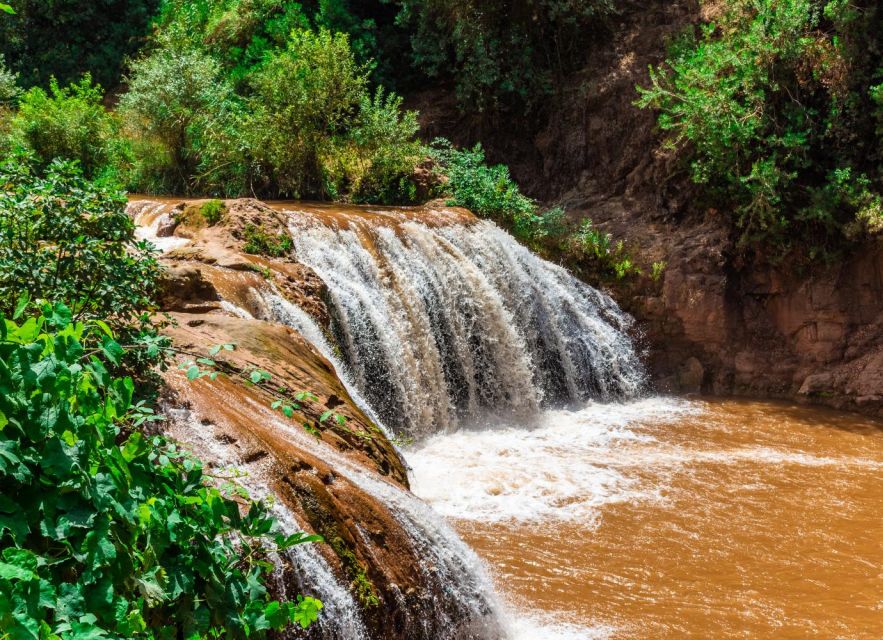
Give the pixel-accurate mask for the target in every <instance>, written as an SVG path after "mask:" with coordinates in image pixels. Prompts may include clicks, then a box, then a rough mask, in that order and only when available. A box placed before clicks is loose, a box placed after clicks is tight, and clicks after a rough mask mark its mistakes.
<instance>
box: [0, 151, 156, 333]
mask: <svg viewBox="0 0 883 640" xmlns="http://www.w3.org/2000/svg"><path fill="white" fill-rule="evenodd" d="M158 277H159V265H158V263H157V261H156V259H155V257H154V255H153V254H152V252H151V249H150V248H149V246H148V245H147V244H146V243H144V242H139V241H137V240H136V239H135V225H134V223H133V221H132V219H131V218H130V217H129V216H128V215H127V214H126V197H125V194H123V193H121V192H118V191H114V190H113V189H110V188H107V187H104V186H101V185H98V184H96V183H92V182H89V181H88V180H86V179H85V178H84V177H83V175H82V173H81V172H80V170H79V168H78V167H77V166H76V165H75V164H74V163H71V162H63V161H60V160H55V161H53V162H52V163H51V164H50V165H49V167H48V168H47V169H46V171H45V174H42V175H41V174H40V173H39V172H35V171H33V170H32V169H31V168H30V167H29V166H28V165H27V164H26V163H23V162H21V161H17V160H10V161H7V162H6V163H4V164H2V165H0V313H4V314H6V315H9V314H10V313H11V312H12V310H13V307H14V305H15V301H16V300H17V299H18V298H19V297H20V296H21V295H22V294H23V293H25V292H27V293H29V294H30V295H31V296H32V297H33V298H35V299H43V300H48V301H53V302H54V301H64V300H76V301H77V302H76V303H75V304H74V305H73V313H74V315H75V316H76V317H78V318H79V317H92V318H105V319H112V323H113V324H124V323H126V322H131V321H134V320H136V319H137V317H138V316H139V315H140V314H141V312H142V311H143V310H145V309H151V308H152V306H153V302H152V301H153V295H154V293H155V291H156V286H157V279H158Z"/></svg>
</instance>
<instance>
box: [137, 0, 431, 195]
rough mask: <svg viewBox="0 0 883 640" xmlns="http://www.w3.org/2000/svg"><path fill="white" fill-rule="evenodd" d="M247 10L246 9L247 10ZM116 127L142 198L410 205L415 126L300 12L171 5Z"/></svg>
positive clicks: (265, 5) (342, 45)
mask: <svg viewBox="0 0 883 640" xmlns="http://www.w3.org/2000/svg"><path fill="white" fill-rule="evenodd" d="M241 5H242V6H241ZM159 24H160V30H159V32H158V34H157V35H156V37H155V38H154V41H153V43H152V47H151V48H150V49H149V51H148V53H147V54H146V55H144V56H142V57H141V58H139V59H138V60H137V61H135V62H134V63H133V64H132V68H131V72H130V74H129V91H128V93H126V94H125V95H124V96H123V97H122V99H121V101H120V115H121V117H122V119H123V121H124V123H125V130H126V132H127V135H128V136H129V138H130V139H131V141H132V142H131V144H132V147H133V150H134V155H135V158H136V162H135V167H134V170H133V172H132V174H131V178H130V182H131V183H132V187H133V188H134V189H136V190H141V191H148V192H150V191H159V192H179V193H213V194H218V195H227V196H236V195H241V194H244V193H255V194H259V195H261V196H264V197H313V198H320V199H327V198H334V199H338V198H348V199H353V200H357V201H372V202H378V201H379V202H408V201H411V200H412V199H413V197H414V194H415V193H416V191H415V189H414V187H413V186H412V185H411V174H412V172H413V170H414V167H415V166H416V164H417V163H418V162H420V160H422V158H423V148H422V146H421V145H420V144H419V143H418V142H416V140H415V138H414V136H415V134H416V131H417V122H416V115H415V114H413V113H411V112H406V111H403V110H402V109H401V100H400V99H399V98H398V97H397V96H395V95H394V94H386V93H385V92H384V91H383V90H382V89H380V88H378V89H376V90H374V91H372V90H371V89H370V87H369V80H368V76H369V72H370V69H369V67H368V66H367V65H366V64H364V63H361V62H359V61H358V60H357V58H356V55H355V54H354V52H353V51H352V48H351V46H350V40H349V37H348V36H347V35H346V34H344V33H332V32H330V31H328V30H326V29H324V28H322V27H319V28H316V29H311V28H309V25H310V23H309V21H308V20H307V18H306V17H305V14H303V12H302V11H301V10H300V8H299V5H284V6H283V5H282V4H281V3H279V2H274V1H266V2H257V3H252V2H249V3H247V5H246V3H244V2H241V1H236V2H234V1H227V2H223V1H221V0H216V1H203V2H198V3H182V2H170V3H168V4H167V5H166V6H165V7H164V9H163V13H162V16H161V19H160V21H159Z"/></svg>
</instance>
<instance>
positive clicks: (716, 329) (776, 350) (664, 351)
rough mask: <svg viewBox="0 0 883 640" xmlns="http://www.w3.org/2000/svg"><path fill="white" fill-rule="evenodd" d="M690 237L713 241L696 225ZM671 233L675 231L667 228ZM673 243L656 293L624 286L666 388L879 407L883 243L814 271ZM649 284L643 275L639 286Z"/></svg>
mask: <svg viewBox="0 0 883 640" xmlns="http://www.w3.org/2000/svg"><path fill="white" fill-rule="evenodd" d="M692 232H693V234H694V235H693V239H692V241H691V242H692V244H694V245H695V244H705V243H707V245H708V246H715V245H716V246H723V247H725V246H726V245H717V239H716V236H714V234H703V233H702V232H701V230H700V229H696V228H693V229H692ZM673 235H674V237H677V233H676V232H675V233H673ZM676 242H677V241H672V244H671V246H670V247H669V248H670V251H671V253H670V254H669V257H670V261H669V266H668V268H667V270H666V273H665V276H664V285H663V287H662V290H661V291H650V292H646V291H642V290H641V288H640V287H639V288H638V289H637V290H636V291H635V290H633V291H629V292H624V293H625V296H619V300H620V301H621V302H622V303H623V304H624V306H626V307H627V308H628V309H629V310H630V311H631V312H632V313H633V314H634V315H635V316H636V317H637V318H638V320H639V323H640V326H641V327H642V329H643V330H644V332H645V336H646V340H647V344H648V347H649V350H650V354H651V357H650V361H651V368H652V370H653V371H654V374H655V377H656V378H657V380H658V381H659V384H660V386H661V387H662V388H664V389H668V390H672V391H692V390H694V388H695V376H692V375H691V376H687V377H686V378H685V376H684V371H685V369H690V370H693V369H698V367H696V366H695V364H692V363H693V361H696V362H698V364H699V365H700V366H701V367H702V368H703V370H704V376H703V382H702V385H701V390H702V391H703V392H706V393H714V394H737V395H751V396H766V397H780V398H794V399H798V400H802V401H807V402H814V403H819V404H824V405H828V406H831V407H834V408H838V409H847V410H856V411H861V412H863V413H868V414H871V415H883V241H880V240H878V241H870V242H868V243H867V244H866V245H865V246H863V247H860V248H857V249H856V250H855V251H854V253H853V255H852V257H850V258H847V259H846V260H845V261H843V262H842V263H840V264H838V265H835V266H831V267H827V268H822V269H819V270H816V271H814V272H811V273H806V274H800V273H797V272H789V271H787V270H784V269H780V268H776V267H773V266H768V265H767V266H758V265H752V266H747V267H743V268H741V269H739V270H735V269H732V268H731V267H729V266H728V264H727V263H723V264H720V263H719V262H717V261H716V260H714V259H713V258H710V257H709V256H708V255H707V254H706V256H705V259H696V256H695V253H693V252H691V251H690V250H689V249H688V248H687V247H688V246H689V245H690V243H689V242H687V243H684V244H683V245H678V244H676ZM648 287H649V288H651V289H652V287H650V286H649V285H648V284H647V283H645V285H644V288H645V289H646V288H648Z"/></svg>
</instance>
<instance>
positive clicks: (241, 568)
mask: <svg viewBox="0 0 883 640" xmlns="http://www.w3.org/2000/svg"><path fill="white" fill-rule="evenodd" d="M0 327H2V334H3V340H2V341H0V388H2V389H3V390H4V393H3V394H2V395H0V413H2V416H3V420H2V428H0V550H2V551H0V595H2V597H0V637H2V638H4V639H6V638H9V639H10V640H12V639H19V638H34V639H39V640H43V639H46V640H49V639H51V638H58V639H59V640H83V639H86V638H100V639H109V638H146V639H153V638H156V639H157V640H159V639H166V638H171V637H188V638H211V637H220V636H224V637H230V638H248V637H263V636H264V635H265V632H266V631H269V630H271V629H281V628H283V627H285V626H287V625H290V624H296V625H299V626H303V625H304V624H306V625H308V624H309V623H310V622H312V621H314V620H315V619H316V616H317V615H318V612H319V611H320V609H321V604H320V603H317V602H316V601H313V600H311V599H309V598H302V599H298V600H297V601H295V602H287V603H277V602H272V601H270V600H269V598H268V596H267V590H266V588H265V587H264V583H265V580H266V577H267V573H268V572H270V571H272V569H273V566H272V564H271V563H270V562H269V561H268V556H267V554H268V552H270V551H272V550H274V549H276V548H279V549H284V548H288V547H290V546H292V545H296V544H303V543H306V542H314V541H317V540H318V538H316V537H315V536H310V535H308V534H306V533H295V534H291V535H287V536H286V535H282V534H280V533H279V532H278V530H277V525H276V523H275V521H274V520H273V519H272V518H271V517H270V516H269V514H268V512H267V510H266V508H265V507H264V506H263V505H260V504H257V503H254V502H252V500H251V499H250V498H249V496H248V494H247V492H245V491H244V489H243V488H242V487H241V486H238V485H237V486H236V487H235V488H233V489H232V490H229V489H227V488H224V487H218V486H216V484H215V483H214V479H213V478H212V477H211V476H210V475H208V474H206V472H205V471H204V470H203V466H202V464H201V463H200V461H199V460H198V459H196V458H194V457H193V456H192V455H190V454H189V453H187V452H186V451H184V450H182V449H180V448H179V447H178V446H176V445H175V444H174V443H171V442H168V441H167V440H165V439H164V438H163V437H161V436H152V437H150V438H147V437H145V436H144V435H143V434H141V433H139V432H138V431H135V430H134V428H135V427H137V426H138V425H140V424H144V423H147V422H152V421H155V420H158V419H159V417H158V416H157V415H156V414H155V413H154V411H153V409H152V408H151V407H149V406H148V405H146V404H144V403H143V402H134V401H133V393H134V384H133V382H132V381H131V380H130V379H129V378H114V377H112V375H111V374H109V373H108V370H107V367H106V366H105V365H104V364H103V362H106V361H108V360H109V359H112V358H118V357H120V355H121V351H123V348H122V347H121V346H120V345H119V344H117V343H116V342H114V341H113V340H112V338H111V337H110V336H111V335H112V332H110V331H109V328H108V327H106V326H103V324H102V323H99V322H94V321H92V322H88V323H84V322H77V321H75V320H74V319H73V318H71V315H70V310H69V309H68V308H67V307H65V306H64V305H61V304H57V305H54V306H52V307H47V308H46V309H45V310H44V314H43V315H42V316H40V317H32V318H29V319H28V320H26V321H23V322H20V323H16V322H13V321H10V320H3V321H2V322H0ZM81 341H85V342H87V343H89V344H92V345H96V344H97V345H98V347H97V348H94V349H92V350H91V351H92V352H91V353H87V352H86V351H85V349H84V348H83V346H82V342H81ZM111 343H112V344H111ZM200 360H208V359H203V358H200ZM202 364H203V365H205V362H203V363H202ZM194 366H195V365H194ZM241 505H244V506H245V508H243V507H242V506H241Z"/></svg>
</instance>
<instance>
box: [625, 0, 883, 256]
mask: <svg viewBox="0 0 883 640" xmlns="http://www.w3.org/2000/svg"><path fill="white" fill-rule="evenodd" d="M881 19H883V13H881V11H880V9H879V8H878V7H877V4H876V3H871V2H854V3H853V2H850V3H848V2H844V1H840V0H837V1H829V2H819V1H818V0H787V1H781V0H739V1H738V2H736V3H734V4H731V5H730V6H729V8H728V9H727V10H726V11H725V13H723V14H722V15H721V16H720V17H719V18H718V20H717V21H716V22H714V23H709V24H706V25H703V26H702V27H701V29H700V30H699V33H698V34H695V33H693V32H692V31H690V32H688V33H686V34H685V35H684V36H683V37H682V38H681V39H679V40H678V41H677V42H676V43H675V44H674V45H673V46H672V49H671V52H670V55H669V58H668V60H667V62H666V64H665V65H664V66H663V67H661V68H659V69H654V68H651V85H650V86H649V87H647V88H639V91H640V93H641V98H640V100H639V101H638V104H639V105H640V106H642V107H648V108H655V109H658V110H659V119H658V122H659V126H660V128H661V129H662V130H663V131H665V132H667V133H668V144H669V146H670V147H671V148H673V149H676V150H678V151H679V152H681V153H682V154H683V155H684V157H686V158H688V159H689V160H690V162H691V172H692V176H693V180H694V181H695V182H696V183H698V184H700V185H703V186H704V189H705V193H706V195H707V199H708V201H709V203H710V204H711V205H712V206H715V207H719V208H723V209H730V210H733V211H734V213H735V215H734V218H733V222H734V225H735V226H736V227H737V228H738V230H739V240H740V245H741V246H742V247H744V248H752V247H753V248H760V247H767V248H770V247H772V248H773V252H772V253H773V254H780V255H781V254H784V253H787V252H789V251H791V250H792V249H794V248H797V247H809V250H808V252H807V253H808V255H809V256H810V257H812V256H814V255H819V254H821V253H824V252H830V251H831V250H835V249H836V248H837V246H838V245H839V244H840V243H841V242H842V240H843V236H844V231H846V230H850V229H855V228H856V226H855V225H854V224H853V223H854V221H855V220H856V219H857V217H862V216H867V215H870V214H869V211H871V209H867V208H865V207H864V205H863V203H864V202H867V201H873V199H874V195H873V194H874V193H877V192H879V191H880V188H881V183H880V181H879V178H877V180H876V182H872V181H870V180H868V179H866V178H865V179H864V182H863V183H862V184H859V183H858V182H856V181H855V179H854V178H852V177H851V176H855V175H874V176H878V175H879V171H878V166H879V159H880V157H881V153H883V145H881V141H883V137H881V135H880V134H881V131H880V129H879V126H880V122H881V120H880V119H879V115H878V114H879V108H877V109H875V93H874V87H875V86H877V85H876V83H875V81H876V82H879V74H880V69H879V61H877V60H875V59H874V56H873V55H868V52H869V51H878V50H879V49H880V47H881V46H883V39H881V38H883V35H881V29H880V27H881ZM838 176H840V177H838ZM846 176H849V178H848V179H841V178H843V177H846ZM856 191H858V192H860V193H862V194H865V195H863V196H861V197H858V198H857V196H856ZM872 227H873V225H871V226H870V227H868V228H872Z"/></svg>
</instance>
